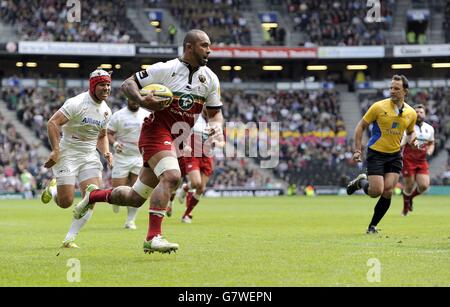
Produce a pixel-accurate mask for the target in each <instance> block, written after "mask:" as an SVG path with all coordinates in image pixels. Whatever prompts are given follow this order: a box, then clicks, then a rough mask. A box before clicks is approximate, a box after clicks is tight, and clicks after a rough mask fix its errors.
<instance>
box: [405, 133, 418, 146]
mask: <svg viewBox="0 0 450 307" xmlns="http://www.w3.org/2000/svg"><path fill="white" fill-rule="evenodd" d="M406 137H407V142H408V144H409V145H410V146H412V147H414V148H416V149H420V142H419V141H418V140H417V137H416V133H415V132H414V131H413V132H411V133H409V134H407V135H406Z"/></svg>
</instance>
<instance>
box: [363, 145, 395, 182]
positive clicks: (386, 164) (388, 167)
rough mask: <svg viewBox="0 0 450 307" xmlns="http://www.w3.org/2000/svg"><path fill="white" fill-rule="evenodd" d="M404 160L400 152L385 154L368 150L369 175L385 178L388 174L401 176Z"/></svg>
mask: <svg viewBox="0 0 450 307" xmlns="http://www.w3.org/2000/svg"><path fill="white" fill-rule="evenodd" d="M402 168H403V160H402V155H401V153H400V152H395V153H384V152H379V151H376V150H373V149H370V148H369V149H367V175H368V176H371V175H379V176H384V174H386V173H397V174H400V172H401V170H402Z"/></svg>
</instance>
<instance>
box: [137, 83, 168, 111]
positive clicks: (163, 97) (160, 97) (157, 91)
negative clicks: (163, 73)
mask: <svg viewBox="0 0 450 307" xmlns="http://www.w3.org/2000/svg"><path fill="white" fill-rule="evenodd" d="M152 91H153V97H154V98H155V100H157V101H160V102H161V106H162V107H163V108H167V107H168V106H170V104H171V103H172V100H173V93H172V91H171V90H170V89H169V88H168V87H167V86H164V85H162V84H149V85H147V86H146V87H144V88H142V89H141V90H140V94H141V95H142V96H146V95H148V94H149V92H152Z"/></svg>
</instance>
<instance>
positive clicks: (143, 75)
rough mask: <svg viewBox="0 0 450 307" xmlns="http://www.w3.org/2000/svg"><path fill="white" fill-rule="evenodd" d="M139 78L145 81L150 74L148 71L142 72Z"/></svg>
mask: <svg viewBox="0 0 450 307" xmlns="http://www.w3.org/2000/svg"><path fill="white" fill-rule="evenodd" d="M138 74H139V78H140V79H144V78H147V77H148V72H147V71H146V70H141V71H140V72H139V73H138Z"/></svg>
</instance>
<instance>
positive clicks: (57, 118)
mask: <svg viewBox="0 0 450 307" xmlns="http://www.w3.org/2000/svg"><path fill="white" fill-rule="evenodd" d="M68 121H69V119H68V118H67V117H66V116H64V114H63V113H62V112H61V111H57V112H56V113H55V114H53V116H52V117H51V118H50V119H49V121H48V123H47V133H48V139H49V141H50V145H51V147H52V152H51V153H50V156H49V158H48V159H47V161H46V162H45V164H44V166H45V167H46V168H50V167H52V166H53V165H55V164H56V162H58V159H59V140H60V138H61V136H60V135H61V129H60V127H61V126H63V125H64V124H66V123H67V122H68Z"/></svg>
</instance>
